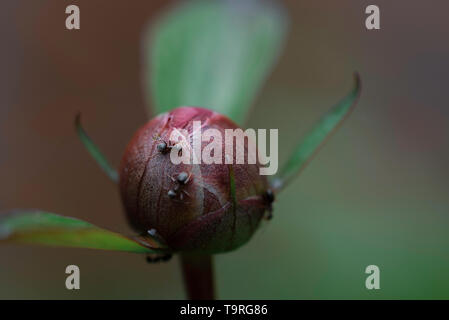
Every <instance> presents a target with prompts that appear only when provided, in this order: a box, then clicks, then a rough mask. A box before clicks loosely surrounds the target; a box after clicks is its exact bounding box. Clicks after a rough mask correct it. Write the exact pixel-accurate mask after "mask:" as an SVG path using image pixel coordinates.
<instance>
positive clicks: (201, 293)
mask: <svg viewBox="0 0 449 320" xmlns="http://www.w3.org/2000/svg"><path fill="white" fill-rule="evenodd" d="M212 259H213V258H212V256H211V255H186V254H181V266H182V273H183V277H184V285H185V287H186V291H187V295H188V297H189V299H191V300H213V299H215V290H214V267H213V261H212Z"/></svg>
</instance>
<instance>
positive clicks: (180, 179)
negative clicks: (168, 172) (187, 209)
mask: <svg viewBox="0 0 449 320" xmlns="http://www.w3.org/2000/svg"><path fill="white" fill-rule="evenodd" d="M168 177H169V178H170V179H171V180H172V181H173V182H176V185H175V187H174V188H173V189H170V190H168V193H167V195H168V197H169V198H170V199H175V198H176V196H177V195H178V191H179V190H180V188H181V186H183V185H186V184H187V183H189V181H190V178H191V177H192V173H190V174H189V173H187V172H185V171H183V172H181V173H180V174H178V176H177V177H176V179H175V178H173V177H172V176H168ZM184 194H186V195H187V196H188V197H190V194H189V193H188V192H187V191H186V190H181V193H180V194H179V198H180V200H184Z"/></svg>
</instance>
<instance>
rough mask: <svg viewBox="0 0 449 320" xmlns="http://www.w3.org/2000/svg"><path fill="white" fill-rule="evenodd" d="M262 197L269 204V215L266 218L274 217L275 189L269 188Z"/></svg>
mask: <svg viewBox="0 0 449 320" xmlns="http://www.w3.org/2000/svg"><path fill="white" fill-rule="evenodd" d="M262 198H263V199H264V200H265V201H266V202H267V204H268V215H267V217H266V219H267V220H271V219H272V218H273V205H272V204H273V202H274V200H275V197H274V192H273V190H271V189H267V191H265V193H264V194H263V195H262Z"/></svg>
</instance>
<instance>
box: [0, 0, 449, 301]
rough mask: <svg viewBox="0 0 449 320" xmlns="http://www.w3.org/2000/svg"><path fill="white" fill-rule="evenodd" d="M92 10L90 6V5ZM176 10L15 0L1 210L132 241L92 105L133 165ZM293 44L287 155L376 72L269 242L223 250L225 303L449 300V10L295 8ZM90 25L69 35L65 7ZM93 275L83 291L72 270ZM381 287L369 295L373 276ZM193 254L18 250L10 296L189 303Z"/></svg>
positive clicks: (7, 29)
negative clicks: (148, 57) (153, 76)
mask: <svg viewBox="0 0 449 320" xmlns="http://www.w3.org/2000/svg"><path fill="white" fill-rule="evenodd" d="M75 2H76V3H75ZM170 2H173V1H148V0H132V1H126V2H125V1H106V0H97V1H88V0H77V1H62V0H40V1H33V0H20V1H18V0H2V2H1V4H0V21H1V28H0V41H1V43H2V50H1V51H0V67H1V70H2V73H1V75H0V150H1V151H0V210H2V211H4V210H9V209H12V208H40V209H44V210H47V211H51V212H56V213H59V214H63V215H67V216H74V217H78V218H81V219H84V220H87V221H89V222H92V223H94V224H97V225H100V226H103V227H107V228H109V229H112V230H116V231H122V232H128V233H129V232H130V229H129V227H128V226H127V225H126V221H125V217H124V215H123V213H122V208H121V203H120V199H119V194H118V190H117V188H116V186H115V185H113V184H112V183H111V182H110V181H109V180H108V178H107V177H106V176H105V175H104V174H103V173H102V172H101V170H100V169H99V168H98V167H97V165H96V164H95V163H94V161H93V160H92V159H91V158H90V156H89V155H88V154H87V152H86V151H85V150H84V148H83V146H82V145H81V143H80V142H79V141H78V139H77V137H76V134H75V132H74V129H73V120H74V116H75V114H76V113H77V112H78V111H82V113H83V118H84V120H83V121H84V125H85V127H86V129H87V130H88V132H89V133H90V135H91V136H92V137H93V139H94V140H95V141H96V142H97V143H98V145H99V146H100V147H101V148H102V150H103V151H104V153H105V154H106V155H107V156H108V158H109V159H111V162H112V163H113V164H114V165H118V163H119V161H120V158H121V155H122V152H123V150H124V148H125V145H126V143H127V142H128V140H129V139H130V137H131V136H132V134H133V133H134V131H135V130H136V129H137V128H138V127H139V126H140V125H142V124H143V123H145V122H146V120H147V113H146V109H145V104H146V102H145V101H144V100H145V99H144V97H145V94H144V92H143V89H142V88H143V86H142V82H141V78H142V74H141V71H142V43H141V39H142V34H143V32H144V30H145V28H146V25H147V23H148V22H149V21H150V22H151V21H152V19H153V18H154V17H155V16H156V15H157V14H158V13H160V12H161V10H163V9H164V8H165V7H166V6H167V5H169V3H170ZM282 2H283V4H284V6H285V7H286V9H287V12H288V14H289V16H290V33H289V35H288V39H287V44H286V48H285V50H284V53H283V55H282V56H281V57H280V60H279V64H278V65H277V66H276V68H275V70H274V72H273V73H272V74H271V76H270V78H269V79H268V82H267V83H266V85H265V86H264V88H263V90H262V92H261V94H260V96H259V97H258V99H257V102H256V105H255V106H254V109H253V113H252V116H251V119H250V121H249V123H248V126H249V127H253V128H279V135H280V148H281V150H280V157H281V161H282V160H286V158H287V156H288V154H289V149H291V148H292V147H293V146H294V145H295V144H296V142H297V141H298V139H299V138H300V137H302V136H303V134H304V133H305V132H306V131H307V130H308V129H309V128H310V127H311V126H312V125H313V123H314V122H315V121H316V120H317V119H318V118H319V117H320V116H321V115H322V114H323V113H324V112H325V111H326V110H328V108H329V107H330V106H331V105H333V104H334V103H335V102H336V101H338V100H339V99H340V98H341V97H343V95H345V94H346V93H347V92H348V91H349V89H350V87H351V84H352V77H351V75H352V72H353V71H355V70H357V71H359V72H360V74H361V77H362V83H363V89H362V96H361V99H360V101H359V104H358V108H357V109H356V110H355V112H354V113H353V114H352V116H351V117H350V118H349V121H347V122H346V123H345V124H344V126H343V127H342V128H341V129H340V130H339V131H338V132H337V134H336V135H335V136H334V137H333V138H332V139H331V140H330V142H329V144H328V145H326V147H325V148H324V149H323V150H322V151H321V152H320V153H319V155H318V157H317V158H316V159H315V160H314V161H313V162H312V163H311V165H310V166H309V167H308V168H307V169H306V170H305V171H304V173H303V174H302V175H301V176H300V177H299V178H298V179H297V180H296V181H295V182H294V183H293V184H291V185H290V186H289V187H288V188H287V189H286V190H285V192H284V193H282V194H281V195H280V196H279V198H278V201H277V202H276V203H275V211H274V219H273V220H272V221H270V222H269V223H264V225H263V226H262V227H261V229H260V230H259V231H258V232H257V233H256V235H255V236H254V238H253V239H252V241H250V243H248V244H247V245H246V246H244V247H243V248H241V249H240V250H237V251H235V252H232V253H228V254H223V255H219V256H217V257H216V260H215V262H216V276H217V286H218V296H219V298H225V299H240V298H245V299H249V298H254V299H331V298H341V299H352V298H361V299H384V298H394V299H405V298H412V299H415V298H424V299H430V298H449V249H448V247H449V232H448V230H447V229H448V228H447V226H448V223H449V196H448V192H449V184H448V179H449V171H448V170H447V165H448V162H449V161H448V160H449V148H448V146H449V108H448V107H449V104H448V101H449V99H448V98H449V91H448V88H447V85H448V80H449V59H448V57H449V41H447V31H448V30H449V20H448V19H447V12H449V3H448V2H447V1H443V0H441V1H437V0H435V1H432V2H431V3H430V2H425V1H420V2H418V1H415V2H411V1H405V0H401V1H399V0H398V1H394V2H392V1H386V0H384V1H381V0H379V1H375V4H376V5H378V6H379V7H380V10H381V30H379V31H367V30H366V29H365V25H364V23H365V22H364V21H365V17H366V15H365V13H364V11H365V8H366V6H367V5H369V4H373V3H372V1H355V0H353V1H349V0H344V1H338V2H337V1H330V0H327V1H323V0H322V1H297V0H285V1H282ZM69 4H77V5H79V7H80V9H81V30H80V31H68V30H66V29H65V25H64V21H65V17H66V15H65V7H66V6H67V5H69ZM69 264H76V265H78V266H79V267H80V269H81V290H78V291H68V290H67V289H65V286H64V283H65V278H66V274H65V273H64V271H65V267H66V266H67V265H69ZM370 264H375V265H378V266H379V267H380V271H381V278H380V286H381V289H380V290H370V291H369V290H367V289H366V288H365V278H366V276H367V275H366V274H365V273H364V270H365V268H366V266H367V265H370ZM184 297H185V296H184V291H183V286H182V282H181V274H180V268H179V262H178V259H177V258H176V257H175V258H174V259H172V260H171V261H170V262H169V263H165V264H154V265H149V264H147V263H145V259H144V257H143V256H140V255H135V254H126V253H116V252H101V251H90V250H85V249H53V248H43V247H25V246H24V247H20V246H2V247H0V298H1V299H35V298H42V299H50V298H56V299H90V298H96V299H147V298H150V299H153V298H154V299H156V298H157V299H166V298H167V299H168V298H173V299H178V298H184Z"/></svg>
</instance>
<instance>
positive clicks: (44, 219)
mask: <svg viewBox="0 0 449 320" xmlns="http://www.w3.org/2000/svg"><path fill="white" fill-rule="evenodd" d="M2 243H18V244H38V245H47V246H62V247H75V248H89V249H101V250H113V251H125V252H133V253H160V252H165V249H166V248H160V247H151V246H150V244H152V245H156V242H155V241H149V240H148V238H147V239H146V240H145V241H143V239H140V238H138V239H137V238H136V239H133V238H129V237H126V236H124V235H121V234H119V233H116V232H112V231H109V230H105V229H101V228H99V227H96V226H94V225H93V224H90V223H88V222H85V221H82V220H79V219H76V218H70V217H64V216H60V215H57V214H54V213H49V212H44V211H39V210H20V211H18V210H17V211H14V212H11V213H7V214H2V215H0V244H2Z"/></svg>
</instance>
